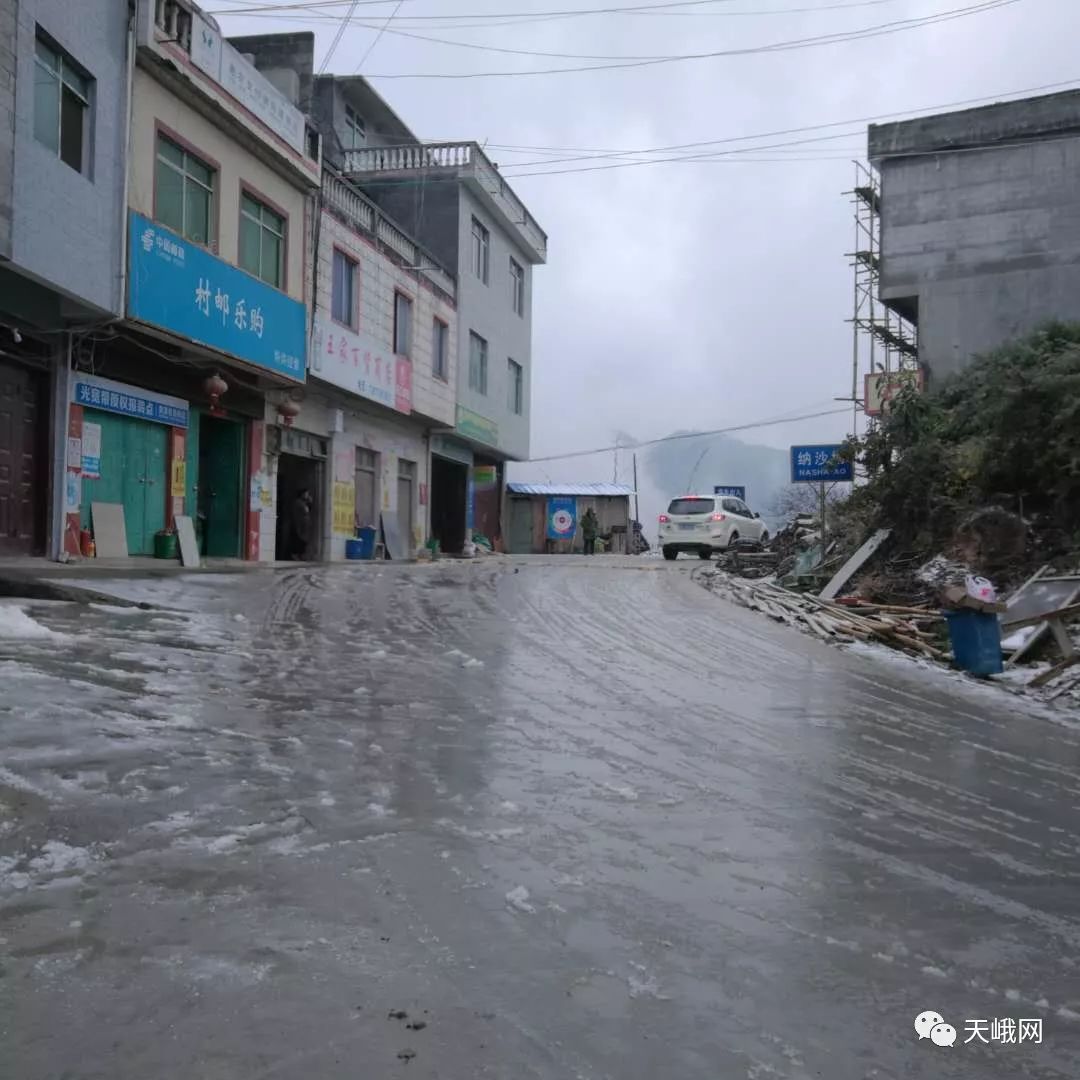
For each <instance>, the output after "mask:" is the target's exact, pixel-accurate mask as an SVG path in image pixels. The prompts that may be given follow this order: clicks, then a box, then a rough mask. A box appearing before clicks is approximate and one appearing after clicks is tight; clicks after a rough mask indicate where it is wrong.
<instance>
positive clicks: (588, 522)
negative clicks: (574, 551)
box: [581, 506, 600, 555]
mask: <svg viewBox="0 0 1080 1080" xmlns="http://www.w3.org/2000/svg"><path fill="white" fill-rule="evenodd" d="M599 531H600V522H599V521H598V520H597V518H596V512H595V511H594V510H593V508H592V507H591V506H590V507H589V509H588V510H586V511H585V513H584V515H583V516H582V518H581V535H582V536H583V537H584V538H585V554H586V555H595V554H596V534H597V532H599Z"/></svg>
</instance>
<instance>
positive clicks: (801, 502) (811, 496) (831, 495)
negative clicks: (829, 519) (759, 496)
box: [769, 484, 851, 522]
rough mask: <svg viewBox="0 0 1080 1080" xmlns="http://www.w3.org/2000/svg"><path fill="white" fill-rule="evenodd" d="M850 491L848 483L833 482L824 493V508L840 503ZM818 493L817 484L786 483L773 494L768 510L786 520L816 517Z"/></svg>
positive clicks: (781, 519) (818, 507)
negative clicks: (785, 485)
mask: <svg viewBox="0 0 1080 1080" xmlns="http://www.w3.org/2000/svg"><path fill="white" fill-rule="evenodd" d="M850 493H851V485H850V484H834V485H833V486H832V487H831V488H830V489H829V490H828V491H827V492H826V494H825V506H826V510H828V508H829V507H833V506H836V505H837V504H838V503H842V502H843V501H844V500H845V499H846V498H847V497H848V495H849V494H850ZM819 509H820V495H819V491H818V486H817V484H788V485H787V487H782V488H781V489H780V490H779V491H778V492H777V493H776V495H775V496H774V498H773V501H772V503H771V504H770V506H769V510H770V512H771V513H772V515H773V517H776V518H778V519H779V520H780V521H782V522H788V521H790V520H791V519H792V518H795V517H799V516H807V517H815V518H816V517H817V515H818V510H819Z"/></svg>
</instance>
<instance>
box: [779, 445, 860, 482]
mask: <svg viewBox="0 0 1080 1080" xmlns="http://www.w3.org/2000/svg"><path fill="white" fill-rule="evenodd" d="M842 445H843V444H842V443H829V444H827V445H815V446H793V447H792V448H791V482H792V483H793V484H807V483H811V484H817V483H821V482H822V481H833V480H854V479H855V471H854V469H853V467H852V464H851V462H850V461H839V460H838V459H837V454H839V453H840V450H841V447H842Z"/></svg>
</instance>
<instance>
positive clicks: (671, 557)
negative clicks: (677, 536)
mask: <svg viewBox="0 0 1080 1080" xmlns="http://www.w3.org/2000/svg"><path fill="white" fill-rule="evenodd" d="M678 557H679V553H678V552H677V551H676V550H675V549H674V548H673V547H666V548H664V558H665V559H667V561H668V562H674V561H675V560H676V559H677V558H678Z"/></svg>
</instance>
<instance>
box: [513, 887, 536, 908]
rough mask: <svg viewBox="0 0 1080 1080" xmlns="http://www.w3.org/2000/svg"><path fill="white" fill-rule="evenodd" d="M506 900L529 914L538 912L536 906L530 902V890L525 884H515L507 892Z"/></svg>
mask: <svg viewBox="0 0 1080 1080" xmlns="http://www.w3.org/2000/svg"><path fill="white" fill-rule="evenodd" d="M506 902H507V903H508V904H509V905H510V906H511V907H512V908H513V909H514V910H515V911H523V912H525V914H527V915H533V914H535V913H536V908H534V907H533V906H532V904H530V903H529V890H528V889H526V888H525V886H524V885H515V886H514V888H512V889H511V890H510V891H509V892H508V893H507V894H506Z"/></svg>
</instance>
